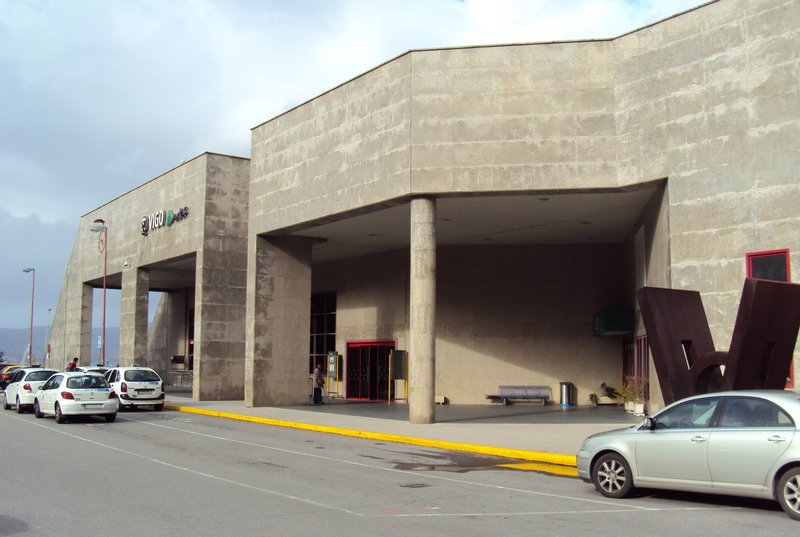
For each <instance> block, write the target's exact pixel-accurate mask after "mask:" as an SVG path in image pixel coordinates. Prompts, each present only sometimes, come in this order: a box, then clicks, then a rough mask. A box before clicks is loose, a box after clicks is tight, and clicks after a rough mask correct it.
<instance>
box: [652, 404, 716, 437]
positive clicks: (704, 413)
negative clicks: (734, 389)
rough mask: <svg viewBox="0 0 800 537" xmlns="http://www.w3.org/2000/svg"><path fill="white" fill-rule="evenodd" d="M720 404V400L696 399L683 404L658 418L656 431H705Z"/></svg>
mask: <svg viewBox="0 0 800 537" xmlns="http://www.w3.org/2000/svg"><path fill="white" fill-rule="evenodd" d="M717 404H719V398H718V397H713V398H707V399H695V400H693V401H687V402H685V403H681V404H679V405H677V406H675V407H673V408H671V409H669V410H667V411H665V412H663V413H661V414H659V415H658V416H657V417H656V430H663V429H705V428H707V427H709V426H710V424H711V418H712V417H714V411H715V410H716V408H717Z"/></svg>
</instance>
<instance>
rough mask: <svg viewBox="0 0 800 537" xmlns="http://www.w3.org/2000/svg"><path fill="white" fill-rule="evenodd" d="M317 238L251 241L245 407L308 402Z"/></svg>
mask: <svg viewBox="0 0 800 537" xmlns="http://www.w3.org/2000/svg"><path fill="white" fill-rule="evenodd" d="M311 243H312V241H311V239H305V238H300V237H268V238H263V237H258V236H255V235H253V236H251V237H250V240H249V243H248V260H247V265H248V270H247V313H246V317H247V335H246V342H247V343H246V350H245V355H246V361H245V390H244V404H245V406H248V407H259V406H291V405H303V404H308V394H309V382H308V353H309V346H308V340H309V337H310V323H311Z"/></svg>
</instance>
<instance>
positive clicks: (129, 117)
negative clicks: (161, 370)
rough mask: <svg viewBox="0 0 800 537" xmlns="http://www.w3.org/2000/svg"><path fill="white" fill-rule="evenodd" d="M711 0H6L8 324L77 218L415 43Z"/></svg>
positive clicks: (560, 35) (3, 200)
mask: <svg viewBox="0 0 800 537" xmlns="http://www.w3.org/2000/svg"><path fill="white" fill-rule="evenodd" d="M702 3H704V2H703V1H701V0H403V1H402V2H398V1H397V0H392V1H390V0H283V1H278V0H160V1H159V0H125V1H123V0H0V228H2V234H1V235H0V237H1V238H0V245H2V249H1V251H0V328H27V327H28V325H29V322H30V304H31V283H32V282H31V275H30V274H25V273H23V272H22V269H23V268H25V267H34V268H35V269H36V299H35V305H34V324H35V325H37V326H43V325H45V324H46V323H47V320H48V318H49V315H48V311H47V310H48V308H53V313H55V303H56V301H57V298H58V293H59V290H60V287H61V282H62V279H63V277H64V273H65V270H66V264H67V261H68V257H69V251H70V249H71V245H72V243H73V241H74V238H75V234H76V232H77V224H78V219H79V218H80V216H81V215H83V214H85V213H87V212H89V211H91V210H92V209H94V208H95V207H98V206H99V205H101V204H103V203H104V202H106V201H108V200H110V199H112V198H115V197H117V196H119V195H121V194H123V193H125V192H127V191H128V190H130V189H132V188H134V187H136V186H137V185H139V184H141V183H144V182H146V181H148V180H150V179H152V178H153V177H156V176H157V175H160V174H161V173H163V172H165V171H167V170H169V169H171V168H173V167H174V166H176V165H177V164H179V163H180V162H181V161H182V160H188V159H190V158H192V157H194V156H196V155H198V154H200V153H202V152H204V151H213V152H218V153H225V154H230V155H237V156H244V157H249V156H250V128H252V127H254V126H255V125H257V124H259V123H262V122H263V121H265V120H267V119H269V118H271V117H273V116H275V115H277V114H279V113H281V112H283V111H285V110H286V109H288V108H290V107H292V106H294V105H296V104H299V103H301V102H304V101H306V100H308V99H310V98H312V97H314V96H315V95H318V94H320V93H322V92H324V91H325V90H327V89H329V88H331V87H333V86H336V85H338V84H339V83H341V82H344V81H345V80H348V79H350V78H352V77H354V76H356V75H358V74H360V73H362V72H364V71H366V70H368V69H370V68H372V67H374V66H376V65H378V64H380V63H382V62H384V61H386V60H388V59H390V58H393V57H395V56H397V55H399V54H402V53H403V52H406V51H407V50H409V49H420V48H435V47H450V46H460V45H479V44H497V43H519V42H537V41H558V40H572V39H589V38H608V37H615V36H617V35H620V34H623V33H626V32H628V31H631V30H634V29H636V28H639V27H641V26H644V25H647V24H650V23H652V22H655V21H657V20H660V19H663V18H666V17H669V16H671V15H673V14H676V13H679V12H681V11H684V10H686V9H690V8H692V7H695V6H697V5H700V4H702ZM109 308H110V309H111V308H112V306H111V305H109ZM96 309H100V308H96ZM94 324H95V325H98V324H99V321H98V315H95V323H94ZM116 324H118V321H117V318H115V317H113V315H112V314H111V313H109V325H116Z"/></svg>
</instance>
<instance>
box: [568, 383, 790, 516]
mask: <svg viewBox="0 0 800 537" xmlns="http://www.w3.org/2000/svg"><path fill="white" fill-rule="evenodd" d="M798 424H800V394H798V393H797V392H793V391H788V390H761V391H756V390H752V391H751V390H742V391H733V392H720V393H711V394H705V395H699V396H694V397H688V398H686V399H683V400H680V401H676V402H674V403H672V404H671V405H669V406H667V407H666V408H664V409H663V410H662V411H661V412H659V413H658V414H656V415H655V416H653V417H648V418H645V419H644V420H643V421H642V422H641V423H640V424H639V425H635V426H633V427H630V428H627V429H617V430H614V431H608V432H604V433H599V434H595V435H592V436H590V437H589V438H587V439H586V440H585V441H584V442H583V445H582V446H581V448H580V451H579V452H578V456H577V458H578V475H579V477H581V478H582V479H583V480H584V481H591V482H593V483H594V486H595V488H596V489H597V490H598V491H599V492H600V494H602V495H603V496H606V497H609V498H623V497H626V496H629V495H630V494H631V493H633V492H634V490H635V488H636V487H643V488H650V489H672V490H682V491H690V492H705V493H712V494H730V495H735V496H746V497H753V498H768V499H773V500H776V501H777V502H778V503H779V504H780V506H781V507H782V508H783V510H784V511H785V512H786V514H788V515H789V516H790V517H791V518H793V519H795V520H800V430H799V429H798Z"/></svg>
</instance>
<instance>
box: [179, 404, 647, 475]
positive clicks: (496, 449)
mask: <svg viewBox="0 0 800 537" xmlns="http://www.w3.org/2000/svg"><path fill="white" fill-rule="evenodd" d="M165 407H166V408H168V409H172V410H178V411H182V412H190V413H197V414H203V415H210V416H216V417H221V418H228V419H236V420H243V421H250V422H255V423H262V424H264V425H271V426H280V427H291V428H295V429H302V430H308V431H316V432H320V433H328V434H339V435H346V436H354V437H359V438H367V439H372V440H380V441H384V442H398V443H404V444H412V445H419V446H427V447H436V448H441V449H449V450H455V451H465V452H470V453H478V454H484V455H494V456H499V457H506V458H509V459H516V460H524V461H532V462H537V463H547V464H557V465H564V466H571V467H574V466H575V453H576V452H577V451H578V449H579V448H580V445H581V442H583V439H584V438H586V437H587V436H588V435H590V434H593V433H596V432H600V431H607V430H610V429H617V428H620V427H628V426H630V425H633V424H636V423H638V422H639V421H641V418H637V417H634V416H632V415H630V414H628V413H626V412H625V411H624V410H623V409H622V408H621V407H617V406H591V407H579V406H570V407H562V406H559V405H557V404H556V405H547V406H541V405H532V404H517V405H512V406H502V405H490V404H486V405H437V407H436V423H433V424H428V425H415V424H411V423H408V405H406V404H405V403H393V404H391V405H389V404H387V403H375V402H353V401H337V400H334V401H331V402H330V403H329V404H326V405H322V406H302V407H259V408H248V407H245V406H244V402H243V401H193V400H192V398H191V394H189V393H167V401H166V405H165Z"/></svg>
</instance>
